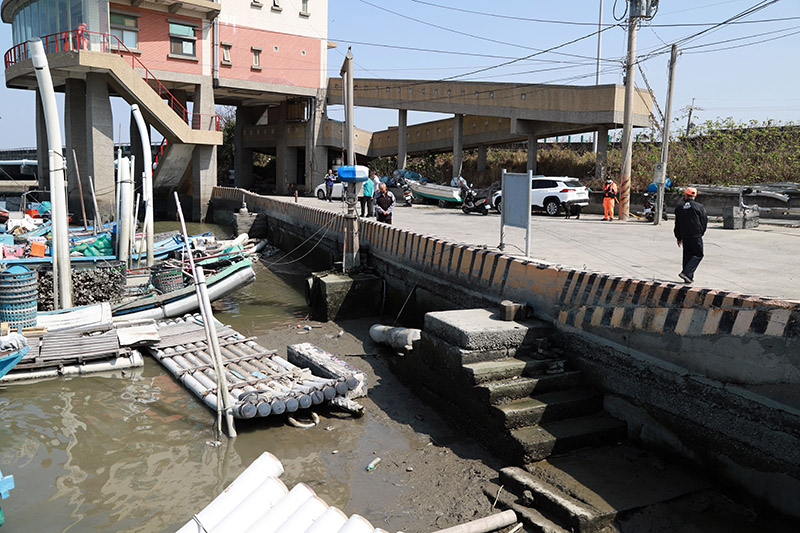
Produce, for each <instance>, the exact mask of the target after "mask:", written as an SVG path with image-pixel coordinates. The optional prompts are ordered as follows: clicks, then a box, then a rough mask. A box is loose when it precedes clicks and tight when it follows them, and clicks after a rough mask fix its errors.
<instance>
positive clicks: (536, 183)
mask: <svg viewBox="0 0 800 533" xmlns="http://www.w3.org/2000/svg"><path fill="white" fill-rule="evenodd" d="M531 189H532V190H531V207H532V208H534V209H542V210H544V211H545V212H546V213H547V214H548V215H557V214H558V213H559V211H561V209H562V208H563V207H564V206H565V205H567V204H569V205H571V206H580V207H586V206H587V205H589V189H587V188H586V187H584V186H583V185H582V184H581V182H580V181H578V179H577V178H570V177H566V176H564V177H547V176H541V177H535V178H533V180H532V181H531ZM492 207H494V208H495V209H497V212H498V213H499V212H501V211H502V210H503V191H502V190H500V191H497V192H496V193H494V194H493V195H492Z"/></svg>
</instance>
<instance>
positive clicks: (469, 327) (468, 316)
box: [422, 309, 553, 351]
mask: <svg viewBox="0 0 800 533" xmlns="http://www.w3.org/2000/svg"><path fill="white" fill-rule="evenodd" d="M422 329H423V331H425V332H427V333H430V334H433V335H436V336H437V337H439V338H441V339H442V340H444V341H445V342H447V343H449V344H451V345H453V346H458V347H460V348H464V349H467V350H481V351H482V350H498V349H502V348H519V347H521V346H533V345H535V343H536V340H537V339H539V338H542V337H549V336H550V335H551V334H552V333H553V326H552V325H550V324H548V323H546V322H542V321H541V320H537V319H531V320H525V321H522V322H516V321H511V322H508V321H504V320H501V319H500V318H499V315H498V313H497V312H496V311H495V310H494V309H461V310H455V311H436V312H431V313H426V314H425V322H424V325H423V328H422Z"/></svg>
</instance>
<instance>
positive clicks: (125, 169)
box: [117, 157, 133, 267]
mask: <svg viewBox="0 0 800 533" xmlns="http://www.w3.org/2000/svg"><path fill="white" fill-rule="evenodd" d="M118 166H119V207H120V212H119V217H118V221H119V226H117V230H118V233H117V259H119V260H120V261H122V262H123V263H125V266H126V267H130V264H128V259H129V258H130V250H131V217H132V216H133V215H132V213H131V211H132V209H131V198H130V192H131V190H132V187H130V185H131V176H130V173H131V167H130V160H129V159H128V158H127V157H123V158H122V159H120V161H119V165H118Z"/></svg>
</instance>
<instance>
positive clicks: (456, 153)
mask: <svg viewBox="0 0 800 533" xmlns="http://www.w3.org/2000/svg"><path fill="white" fill-rule="evenodd" d="M454 119H455V120H453V177H454V178H455V177H456V176H460V175H461V166H462V162H463V160H464V115H461V114H456V115H455V117H454Z"/></svg>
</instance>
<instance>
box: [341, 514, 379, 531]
mask: <svg viewBox="0 0 800 533" xmlns="http://www.w3.org/2000/svg"><path fill="white" fill-rule="evenodd" d="M374 529H375V527H373V525H372V524H370V523H369V521H367V519H366V518H364V517H363V516H359V515H357V514H354V515H353V516H351V517H350V520H348V521H347V522H346V523H345V524H344V525H343V526H342V527H341V528H339V530H338V532H337V533H372V531H373V530H374Z"/></svg>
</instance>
